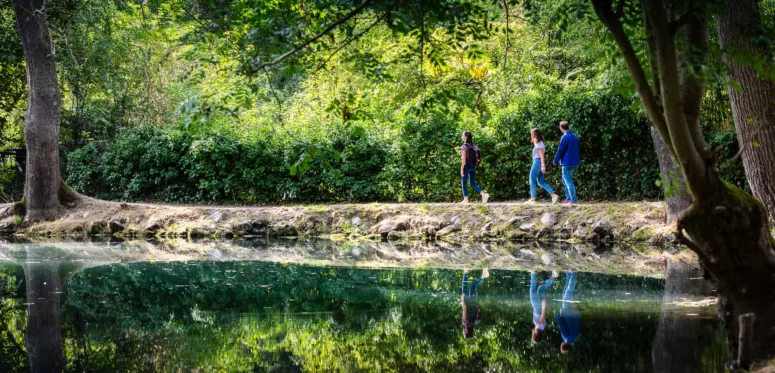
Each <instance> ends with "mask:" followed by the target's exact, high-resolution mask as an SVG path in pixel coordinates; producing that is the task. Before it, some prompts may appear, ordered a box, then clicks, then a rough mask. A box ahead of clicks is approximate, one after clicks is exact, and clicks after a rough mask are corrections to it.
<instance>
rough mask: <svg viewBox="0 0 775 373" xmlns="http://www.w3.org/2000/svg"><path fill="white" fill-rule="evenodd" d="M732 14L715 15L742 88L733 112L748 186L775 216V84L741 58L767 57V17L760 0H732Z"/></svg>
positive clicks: (734, 93)
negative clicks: (759, 42) (763, 44)
mask: <svg viewBox="0 0 775 373" xmlns="http://www.w3.org/2000/svg"><path fill="white" fill-rule="evenodd" d="M725 4H726V5H727V7H728V12H725V13H723V14H721V15H720V16H718V17H716V25H717V28H718V37H719V43H721V46H722V48H723V49H724V50H725V52H726V56H725V61H726V63H727V64H728V65H729V80H731V81H735V82H737V83H738V84H739V85H740V87H736V88H742V90H740V91H738V90H737V89H735V88H732V87H730V88H729V98H730V101H731V102H732V116H733V117H734V119H735V129H736V131H737V140H738V142H739V143H740V147H741V149H743V153H742V158H743V166H744V167H745V175H746V176H747V178H748V184H749V185H750V186H751V191H752V192H753V195H754V196H756V198H759V199H760V200H761V201H762V202H764V206H765V207H766V208H767V211H768V214H769V217H770V219H772V220H775V128H774V127H773V125H775V82H773V81H772V80H769V79H760V78H759V76H758V74H757V72H756V70H754V68H752V67H750V66H749V64H746V63H743V62H740V58H739V57H743V58H746V57H747V58H748V59H749V60H750V59H751V58H750V57H760V58H765V59H766V58H768V57H769V56H768V55H767V52H768V51H767V50H766V49H764V48H760V47H757V46H755V45H754V39H755V38H756V37H757V36H758V35H760V34H761V31H762V19H761V15H760V13H759V5H758V3H757V1H756V0H732V1H727V2H725Z"/></svg>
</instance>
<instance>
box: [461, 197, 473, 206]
mask: <svg viewBox="0 0 775 373" xmlns="http://www.w3.org/2000/svg"><path fill="white" fill-rule="evenodd" d="M469 203H471V202H468V198H463V200H462V201H460V204H461V205H467V204H469Z"/></svg>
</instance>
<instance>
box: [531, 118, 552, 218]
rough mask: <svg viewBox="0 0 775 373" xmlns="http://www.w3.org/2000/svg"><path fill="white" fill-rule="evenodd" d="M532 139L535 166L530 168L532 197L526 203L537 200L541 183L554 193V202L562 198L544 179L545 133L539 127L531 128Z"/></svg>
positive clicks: (548, 191) (545, 188)
mask: <svg viewBox="0 0 775 373" xmlns="http://www.w3.org/2000/svg"><path fill="white" fill-rule="evenodd" d="M530 140H531V141H532V142H533V166H532V167H531V168H530V199H529V200H527V201H526V202H525V203H528V204H533V203H535V202H536V195H537V194H538V190H537V189H538V187H537V185H540V186H541V187H542V188H544V190H546V192H547V193H549V194H551V195H552V204H555V203H557V201H559V200H560V196H558V195H557V194H556V193H554V190H552V187H550V186H549V184H547V183H546V181H544V174H545V173H546V157H545V154H544V150H545V146H544V134H543V133H541V130H539V129H538V128H533V129H532V130H530Z"/></svg>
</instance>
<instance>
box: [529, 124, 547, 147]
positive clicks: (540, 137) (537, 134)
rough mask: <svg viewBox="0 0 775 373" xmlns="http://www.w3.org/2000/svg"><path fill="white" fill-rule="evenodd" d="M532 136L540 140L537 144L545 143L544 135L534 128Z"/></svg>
mask: <svg viewBox="0 0 775 373" xmlns="http://www.w3.org/2000/svg"><path fill="white" fill-rule="evenodd" d="M530 134H531V135H535V137H536V140H538V142H536V144H537V143H539V142H543V141H544V134H543V133H541V130H539V129H538V128H533V129H532V130H530Z"/></svg>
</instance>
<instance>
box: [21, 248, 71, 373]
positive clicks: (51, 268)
mask: <svg viewBox="0 0 775 373" xmlns="http://www.w3.org/2000/svg"><path fill="white" fill-rule="evenodd" d="M24 275H25V277H26V280H27V332H26V338H25V339H26V341H27V357H28V358H29V364H30V372H33V373H37V372H41V373H47V372H54V373H55V372H61V371H62V329H61V312H60V311H61V310H60V298H61V295H62V288H63V285H64V281H63V280H64V279H63V278H62V277H61V275H60V270H59V263H58V262H43V263H26V264H25V265H24Z"/></svg>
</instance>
